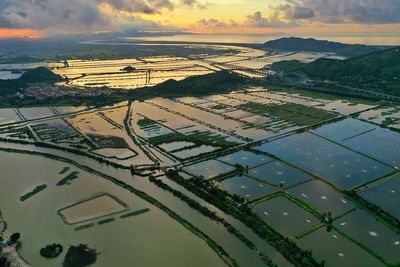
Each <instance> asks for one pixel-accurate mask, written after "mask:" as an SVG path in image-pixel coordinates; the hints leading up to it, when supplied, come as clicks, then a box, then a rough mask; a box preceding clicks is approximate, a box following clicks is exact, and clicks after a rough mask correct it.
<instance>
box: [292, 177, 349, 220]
mask: <svg viewBox="0 0 400 267" xmlns="http://www.w3.org/2000/svg"><path fill="white" fill-rule="evenodd" d="M288 192H289V193H290V194H291V195H293V196H295V197H296V198H298V199H299V200H301V201H303V202H305V203H307V204H309V205H311V206H312V207H313V208H315V209H316V210H317V211H318V212H319V213H327V212H331V213H332V215H333V216H334V217H336V216H339V215H342V214H344V213H345V212H347V211H349V210H351V209H352V208H354V205H353V204H352V202H350V201H348V200H347V199H346V198H345V197H344V196H343V195H342V194H340V193H339V192H337V191H335V190H334V189H333V188H332V187H331V186H329V185H327V184H326V183H324V182H322V181H319V180H314V181H311V182H307V183H305V184H302V185H299V186H296V187H294V188H291V189H289V190H288Z"/></svg>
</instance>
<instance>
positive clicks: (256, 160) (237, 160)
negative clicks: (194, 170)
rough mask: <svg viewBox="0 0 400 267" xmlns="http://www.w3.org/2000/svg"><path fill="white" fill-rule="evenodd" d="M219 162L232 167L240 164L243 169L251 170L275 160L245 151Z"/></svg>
mask: <svg viewBox="0 0 400 267" xmlns="http://www.w3.org/2000/svg"><path fill="white" fill-rule="evenodd" d="M218 160H220V161H223V162H225V163H228V164H231V165H235V164H239V165H241V166H243V167H245V166H248V167H249V168H253V167H256V166H258V165H261V164H264V163H267V162H271V161H273V159H271V158H270V157H268V156H265V155H262V154H256V153H253V152H249V151H244V150H242V151H239V152H235V153H233V154H230V155H227V156H224V157H221V158H219V159H218Z"/></svg>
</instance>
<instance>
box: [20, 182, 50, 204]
mask: <svg viewBox="0 0 400 267" xmlns="http://www.w3.org/2000/svg"><path fill="white" fill-rule="evenodd" d="M46 187H47V185H45V184H42V185H38V186H36V188H35V189H33V190H32V191H31V192H28V193H26V194H24V195H22V196H21V197H20V198H19V200H20V201H25V200H27V199H28V198H31V197H33V196H34V195H36V194H37V193H39V192H41V191H43V190H44V189H46Z"/></svg>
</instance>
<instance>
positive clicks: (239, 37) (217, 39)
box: [128, 33, 400, 45]
mask: <svg viewBox="0 0 400 267" xmlns="http://www.w3.org/2000/svg"><path fill="white" fill-rule="evenodd" d="M290 36H296V37H303V38H315V39H319V40H329V41H334V42H342V43H348V44H366V45H400V33H399V34H377V35H314V36H313V35H309V36H306V35H304V36H299V35H286V34H285V35H261V34H182V35H172V36H149V37H132V38H128V39H131V40H145V41H176V42H201V43H242V44H244V43H245V44H261V43H265V42H267V41H271V40H274V39H278V38H282V37H290Z"/></svg>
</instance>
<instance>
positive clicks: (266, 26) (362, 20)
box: [0, 0, 400, 38]
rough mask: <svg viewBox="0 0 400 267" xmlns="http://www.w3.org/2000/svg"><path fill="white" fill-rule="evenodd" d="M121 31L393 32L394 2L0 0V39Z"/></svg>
mask: <svg viewBox="0 0 400 267" xmlns="http://www.w3.org/2000/svg"><path fill="white" fill-rule="evenodd" d="M125 29H135V30H138V31H187V32H194V33H258V34H261V33H262V34H274V33H289V34H290V33H293V34H310V33H314V34H315V33H316V34H318V33H320V34H378V33H379V34H385V33H387V34H399V33H400V30H399V29H400V0H218V1H217V0H0V38H12V37H22V38H41V37H47V36H56V35H64V34H82V33H97V32H108V31H122V30H125Z"/></svg>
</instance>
